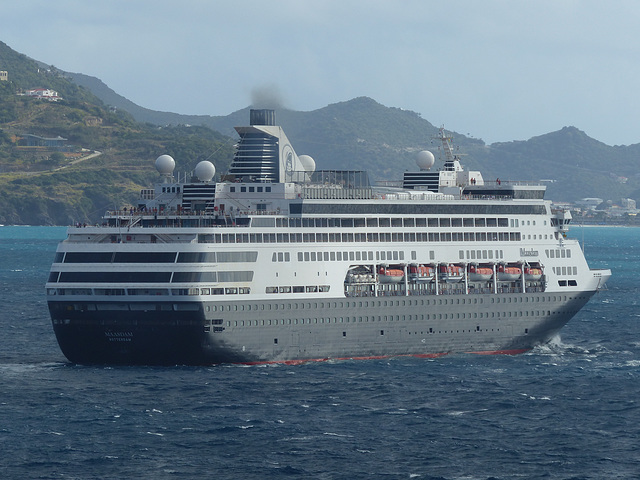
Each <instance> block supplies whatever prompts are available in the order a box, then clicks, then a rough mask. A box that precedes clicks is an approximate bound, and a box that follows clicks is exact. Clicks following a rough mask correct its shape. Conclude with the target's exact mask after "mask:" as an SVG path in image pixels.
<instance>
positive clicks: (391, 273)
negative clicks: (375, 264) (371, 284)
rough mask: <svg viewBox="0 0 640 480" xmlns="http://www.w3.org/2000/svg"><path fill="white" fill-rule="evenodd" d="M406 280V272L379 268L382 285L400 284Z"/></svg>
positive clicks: (379, 279) (397, 269)
mask: <svg viewBox="0 0 640 480" xmlns="http://www.w3.org/2000/svg"><path fill="white" fill-rule="evenodd" d="M403 279H404V271H403V270H401V269H399V268H388V267H380V268H378V281H379V282H380V283H400V282H401V281H402V280H403Z"/></svg>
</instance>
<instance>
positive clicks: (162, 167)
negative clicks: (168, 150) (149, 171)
mask: <svg viewBox="0 0 640 480" xmlns="http://www.w3.org/2000/svg"><path fill="white" fill-rule="evenodd" d="M175 168H176V161H175V160H174V159H173V157H172V156H171V155H160V156H159V157H158V158H156V170H157V171H158V173H159V174H160V175H171V174H172V173H173V170H174V169H175Z"/></svg>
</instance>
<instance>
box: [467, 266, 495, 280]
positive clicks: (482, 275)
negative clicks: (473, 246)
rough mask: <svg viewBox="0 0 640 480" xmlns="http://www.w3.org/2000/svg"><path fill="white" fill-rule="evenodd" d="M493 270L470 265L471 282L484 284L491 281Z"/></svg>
mask: <svg viewBox="0 0 640 480" xmlns="http://www.w3.org/2000/svg"><path fill="white" fill-rule="evenodd" d="M492 276H493V269H492V268H491V267H479V266H477V265H469V281H470V282H483V281H486V280H491V277H492Z"/></svg>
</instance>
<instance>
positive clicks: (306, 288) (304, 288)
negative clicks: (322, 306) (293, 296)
mask: <svg viewBox="0 0 640 480" xmlns="http://www.w3.org/2000/svg"><path fill="white" fill-rule="evenodd" d="M330 288H331V287H330V286H329V285H293V286H290V285H285V286H282V285H281V286H278V287H266V288H265V293H325V292H328V291H329V289H330ZM276 310H277V306H276Z"/></svg>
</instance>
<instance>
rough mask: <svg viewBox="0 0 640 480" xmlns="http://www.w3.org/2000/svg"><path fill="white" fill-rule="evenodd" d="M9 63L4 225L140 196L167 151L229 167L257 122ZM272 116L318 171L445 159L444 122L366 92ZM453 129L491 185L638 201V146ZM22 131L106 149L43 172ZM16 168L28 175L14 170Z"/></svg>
mask: <svg viewBox="0 0 640 480" xmlns="http://www.w3.org/2000/svg"><path fill="white" fill-rule="evenodd" d="M4 69H7V70H8V71H9V72H10V73H9V78H10V82H0V223H5V224H7V223H29V224H66V223H69V222H70V221H83V222H84V221H88V222H95V221H97V219H98V218H99V216H100V214H101V213H102V212H103V211H104V209H105V208H106V207H107V206H108V207H111V208H112V207H114V206H115V205H123V204H126V203H127V202H132V203H133V202H135V197H136V192H137V191H139V189H140V188H142V187H146V186H148V185H149V184H150V182H152V181H153V179H154V178H155V170H154V169H153V160H154V159H155V158H156V157H157V156H158V155H160V154H163V153H169V154H171V155H173V156H174V158H175V159H176V164H177V169H178V170H180V171H182V172H184V171H187V172H188V171H189V170H190V169H192V168H193V167H194V166H195V164H196V163H197V162H198V161H199V160H202V159H205V158H206V159H210V160H211V161H213V162H214V163H215V164H216V167H217V171H218V172H220V173H224V172H225V171H226V169H227V167H228V165H229V161H230V159H231V157H232V154H233V150H232V145H233V143H234V142H235V141H236V139H237V135H236V133H235V131H234V129H233V127H235V126H242V125H246V124H248V121H249V108H250V107H246V108H244V109H241V110H238V111H236V112H233V113H231V114H229V115H225V116H208V115H181V114H177V113H171V112H158V111H153V110H150V109H146V108H143V107H140V106H138V105H136V104H135V103H133V102H131V101H129V100H127V99H126V98H124V97H122V96H121V95H119V94H118V93H116V92H114V91H113V90H112V89H110V88H109V87H108V86H107V85H105V84H104V83H103V82H102V81H101V80H99V79H97V78H94V77H90V76H88V75H84V74H80V73H68V72H63V71H60V70H58V69H56V68H55V67H53V66H51V67H47V66H46V65H45V64H43V63H42V62H38V61H36V60H32V59H30V58H28V57H26V56H25V55H22V54H19V53H17V52H14V51H13V50H11V49H10V48H9V47H8V46H6V45H5V44H3V43H2V42H0V70H4ZM18 86H19V87H21V88H27V87H29V88H31V87H34V86H39V87H47V88H52V89H54V90H57V91H59V92H60V94H61V96H62V97H63V98H64V101H62V102H57V103H56V105H53V104H49V102H44V103H43V102H38V101H35V100H34V101H33V102H29V101H26V100H21V99H20V97H17V96H16V88H17V87H18ZM34 102H35V103H34ZM109 107H115V108H109ZM257 107H258V108H259V107H260V106H257ZM276 119H277V123H278V124H279V125H281V126H282V127H283V128H284V129H285V131H286V132H287V136H288V137H289V138H290V140H291V141H292V144H293V146H294V148H295V149H296V152H297V153H298V154H307V155H311V156H312V157H313V158H314V159H315V161H316V164H317V166H318V168H321V169H352V170H366V171H368V172H369V173H370V176H371V178H373V179H378V180H399V179H401V177H402V174H403V172H404V171H407V170H416V164H415V159H416V155H417V152H419V151H420V150H424V149H428V150H431V151H432V152H433V153H434V154H435V155H436V158H438V157H439V145H440V144H439V141H437V140H435V139H434V137H435V136H436V133H437V131H438V128H437V127H435V126H434V125H433V124H432V123H430V122H429V121H427V120H425V119H423V118H421V116H420V115H419V114H417V113H415V112H412V111H408V110H403V109H400V108H393V107H386V106H384V105H381V104H380V103H378V102H376V101H375V100H373V99H371V98H367V97H358V98H354V99H351V100H347V101H344V102H338V103H334V104H331V105H328V106H326V107H323V108H320V109H317V110H314V111H309V112H299V111H293V110H287V109H277V110H276ZM92 122H97V123H96V124H95V125H93V123H92ZM447 127H448V128H447V131H448V132H450V133H452V135H453V137H454V143H455V146H456V148H457V149H458V152H459V153H460V154H462V155H464V156H463V158H462V163H463V165H464V166H465V168H467V169H469V170H480V171H481V172H482V173H483V175H484V178H485V179H487V180H493V179H495V178H497V177H500V178H501V179H503V180H518V181H521V180H522V181H539V180H545V181H547V182H548V183H547V185H548V193H547V195H546V197H547V198H550V199H552V200H554V201H568V202H573V201H576V200H578V199H580V198H583V197H600V198H603V199H604V200H612V201H614V202H618V201H619V200H620V198H621V197H624V198H633V199H635V200H636V201H640V176H639V172H640V170H639V169H638V162H639V161H640V144H635V145H630V146H613V147H612V146H608V145H606V144H604V143H602V142H599V141H597V140H595V139H593V138H590V137H589V136H588V135H586V134H585V133H584V132H582V131H581V130H579V129H577V128H575V127H564V128H562V129H561V130H558V131H556V132H551V133H548V134H545V135H540V136H537V137H533V138H531V139H529V140H526V141H513V142H500V143H494V144H491V145H487V144H485V143H484V142H483V141H482V140H479V139H474V138H470V137H467V136H464V135H461V134H458V133H456V132H452V131H451V127H452V126H450V125H447ZM218 132H219V133H218ZM16 133H22V134H24V133H34V134H37V135H44V136H52V137H56V136H61V137H64V138H68V139H69V142H70V143H74V144H76V145H80V146H82V147H85V148H88V149H91V150H100V151H101V152H102V154H101V155H99V156H97V157H95V158H93V159H91V160H88V161H86V162H82V163H78V164H77V165H74V164H65V165H64V166H63V167H64V170H60V169H57V168H53V167H52V169H51V170H46V168H47V167H46V162H42V164H43V165H45V169H42V168H40V167H39V165H40V163H33V164H32V163H29V162H31V160H29V159H28V158H27V157H25V156H24V155H25V153H24V152H23V151H18V149H17V148H16V146H15V145H16V144H15V141H14V139H13V138H14V136H15V134H16ZM45 160H46V159H45ZM3 162H4V163H3ZM52 165H53V166H55V163H54V164H52ZM438 166H439V164H438V163H436V166H435V167H434V168H438ZM20 170H28V171H27V172H26V173H25V172H22V174H20V175H17V174H14V173H11V172H18V173H19V171H20Z"/></svg>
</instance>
